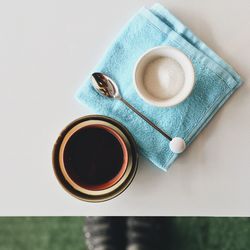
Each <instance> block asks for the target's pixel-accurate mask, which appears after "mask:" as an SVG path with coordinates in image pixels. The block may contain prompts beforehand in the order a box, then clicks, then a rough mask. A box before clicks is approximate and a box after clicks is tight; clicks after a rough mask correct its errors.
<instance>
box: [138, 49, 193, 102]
mask: <svg viewBox="0 0 250 250" xmlns="http://www.w3.org/2000/svg"><path fill="white" fill-rule="evenodd" d="M194 84H195V73H194V68H193V65H192V62H191V61H190V59H189V58H188V57H187V56H186V55H185V54H184V53H183V52H181V51H180V50H179V49H176V48H173V47H170V46H159V47H155V48H153V49H150V50H148V51H147V52H146V53H145V54H143V55H142V56H141V57H140V58H139V60H138V61H137V63H136V65H135V69H134V85H135V88H136V91H137V93H138V95H139V96H140V97H141V98H142V99H143V100H144V101H146V102H147V103H149V104H152V105H154V106H158V107H171V106H174V105H177V104H179V103H181V102H183V101H184V100H185V99H186V98H187V97H188V96H189V95H190V93H191V92H192V90H193V87H194Z"/></svg>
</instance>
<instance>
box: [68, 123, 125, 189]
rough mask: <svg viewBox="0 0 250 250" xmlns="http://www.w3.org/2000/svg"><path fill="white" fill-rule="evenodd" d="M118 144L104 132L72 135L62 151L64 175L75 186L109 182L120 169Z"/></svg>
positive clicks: (82, 131)
mask: <svg viewBox="0 0 250 250" xmlns="http://www.w3.org/2000/svg"><path fill="white" fill-rule="evenodd" d="M123 161H124V155H123V150H122V146H121V144H120V142H119V141H118V139H117V138H116V137H115V136H114V135H112V134H111V133H110V132H109V131H107V130H105V129H104V128H98V127H86V128H82V129H80V130H79V131H77V132H76V133H74V134H73V135H72V136H71V138H70V139H69V141H68V142H67V144H66V146H65V150H64V165H65V168H66V171H67V173H68V175H69V176H70V177H71V179H72V180H73V181H74V182H75V183H77V184H78V185H79V186H82V187H86V186H98V185H101V184H104V183H106V182H108V181H110V180H112V179H113V178H114V177H115V176H117V174H118V173H119V171H120V170H121V167H122V165H123Z"/></svg>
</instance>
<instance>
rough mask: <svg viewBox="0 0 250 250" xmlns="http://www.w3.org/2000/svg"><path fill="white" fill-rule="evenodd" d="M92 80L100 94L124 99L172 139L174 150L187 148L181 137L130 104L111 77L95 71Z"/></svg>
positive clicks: (179, 150)
mask: <svg viewBox="0 0 250 250" xmlns="http://www.w3.org/2000/svg"><path fill="white" fill-rule="evenodd" d="M91 80H92V85H93V87H94V89H95V90H96V91H97V92H98V93H99V94H101V95H103V96H106V97H109V98H114V99H117V100H120V101H122V102H123V103H124V104H125V105H126V106H127V107H129V108H130V109H131V110H132V111H134V112H135V113H136V114H137V115H138V116H140V117H141V118H142V119H143V120H145V121H146V122H147V123H148V124H149V125H150V126H152V127H153V128H154V129H156V130H157V131H158V132H159V133H161V134H162V135H163V136H164V137H165V138H167V139H168V140H169V141H170V143H169V147H170V149H171V151H172V152H174V153H181V152H183V151H184V150H185V148H186V144H185V141H184V140H183V139H182V138H180V137H175V138H172V137H171V136H169V135H168V134H167V133H165V132H164V131H163V130H161V129H160V128H159V127H158V126H156V125H155V124H154V123H153V122H152V121H150V120H149V119H148V118H147V117H146V116H144V115H143V114H142V113H141V112H139V111H138V110H137V109H136V108H134V107H133V106H132V105H131V104H129V103H128V102H127V101H126V100H125V99H123V98H122V96H121V95H120V93H119V89H118V86H117V85H116V83H115V82H114V81H113V80H112V79H111V78H110V77H108V76H106V75H105V74H102V73H100V72H95V73H93V74H92V78H91Z"/></svg>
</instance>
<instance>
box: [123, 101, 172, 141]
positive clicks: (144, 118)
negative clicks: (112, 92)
mask: <svg viewBox="0 0 250 250" xmlns="http://www.w3.org/2000/svg"><path fill="white" fill-rule="evenodd" d="M120 101H122V102H123V103H124V104H125V105H126V106H127V107H129V108H130V109H131V110H133V111H134V112H135V113H136V114H137V115H139V116H140V117H141V118H142V119H143V120H145V121H146V122H147V123H148V124H149V125H150V126H152V127H153V128H154V129H156V130H157V131H158V132H159V133H161V134H162V135H163V136H164V137H166V138H167V139H168V140H169V141H172V138H171V137H170V136H169V135H168V134H166V133H165V132H164V131H162V130H161V129H160V128H159V127H157V126H156V125H155V124H154V123H153V122H151V121H150V120H149V119H148V118H147V117H146V116H144V115H143V114H142V113H141V112H139V111H138V110H137V109H136V108H134V107H133V106H132V105H131V104H129V103H128V102H127V101H126V100H124V99H123V98H120Z"/></svg>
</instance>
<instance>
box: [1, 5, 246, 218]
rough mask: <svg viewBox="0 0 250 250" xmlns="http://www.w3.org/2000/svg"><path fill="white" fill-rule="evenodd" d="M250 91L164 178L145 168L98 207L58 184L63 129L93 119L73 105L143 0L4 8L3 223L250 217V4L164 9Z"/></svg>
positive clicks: (145, 163)
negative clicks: (39, 218) (54, 157)
mask: <svg viewBox="0 0 250 250" xmlns="http://www.w3.org/2000/svg"><path fill="white" fill-rule="evenodd" d="M161 2H162V3H163V4H165V5H166V6H167V7H168V8H169V9H170V10H171V11H172V12H174V13H175V14H176V15H177V16H178V17H179V18H180V19H181V20H182V21H183V22H184V23H185V24H187V25H188V26H189V27H191V28H192V30H193V31H194V32H195V33H196V34H197V35H199V36H200V37H201V38H202V39H203V40H204V41H206V43H207V44H208V45H209V46H210V47H212V48H213V49H214V50H215V51H217V53H219V54H220V55H221V56H222V57H223V58H225V60H227V61H228V62H230V64H232V65H233V66H234V67H235V68H236V69H237V70H238V72H239V73H240V74H241V75H242V76H243V78H244V79H245V84H244V85H243V86H242V87H241V88H240V89H239V90H238V91H237V92H236V93H235V94H234V95H233V96H232V97H231V98H230V100H229V101H228V102H227V103H226V105H225V106H224V107H223V108H222V109H221V110H220V111H219V113H217V115H216V116H215V117H214V119H213V120H212V121H211V122H210V123H209V125H208V126H207V127H206V128H205V129H204V130H203V131H202V133H201V134H200V135H199V136H198V138H197V139H196V140H195V141H194V142H193V144H192V145H191V146H190V147H189V148H188V150H187V151H186V153H185V154H183V155H182V156H181V157H180V158H179V159H178V160H177V161H176V162H175V163H174V164H173V166H172V168H171V169H170V170H169V171H168V172H167V173H164V172H163V171H161V170H159V169H157V168H156V167H154V166H153V165H152V164H151V163H149V162H148V161H147V160H145V159H140V164H139V171H138V173H137V175H136V178H135V179H134V181H133V183H132V184H131V186H130V187H129V188H128V189H127V190H126V191H125V192H124V193H123V194H122V195H120V196H119V197H117V198H115V199H113V200H111V201H109V202H105V203H100V204H90V203H85V202H82V201H79V200H77V199H75V198H73V197H71V196H70V195H68V194H67V193H66V192H65V191H64V190H63V189H62V188H61V186H60V185H59V184H58V182H57V180H56V178H55V177H54V174H53V171H52V164H51V151H52V146H53V144H54V141H55V140H56V138H57V136H58V134H59V132H60V131H61V129H62V128H63V127H64V126H65V125H67V124H68V123H69V122H71V121H72V120H74V119H75V118H78V117H80V116H82V115H85V114H89V113H90V110H88V109H87V108H86V107H83V106H81V105H79V103H77V102H76V101H75V99H74V98H73V95H74V93H75V91H76V90H77V89H78V87H79V86H80V84H81V83H82V81H83V79H84V78H85V76H86V75H87V74H88V73H89V72H90V71H91V69H92V68H93V67H94V65H95V64H96V62H97V61H98V60H99V58H100V57H101V55H102V54H103V52H104V51H105V49H106V48H107V46H108V45H109V44H110V42H111V41H112V40H113V38H114V36H115V35H116V34H117V33H118V32H119V30H120V29H121V27H122V26H123V25H124V24H125V23H126V22H127V21H128V19H129V18H130V17H131V15H133V14H134V13H135V12H136V11H137V10H138V9H139V8H140V7H141V6H143V5H150V4H151V3H153V1H143V0H126V1H117V0H106V1H101V0H99V1H97V0H91V1H83V0H72V1H69V0H60V1H59V0H58V1H55V0H43V1H33V0H23V1H19V0H10V1H1V2H0V86H1V91H0V114H1V118H0V119H1V123H0V134H1V137H0V216H7V215H10V216H21V215H29V216H30V215H50V216H52V215H227V216H228V215H241V216H243V215H244V216H245V215H248V216H250V82H249V78H250V50H249V48H250V17H249V13H250V1H249V0H237V1H228V0H219V1H218V0H206V1H205V0H203V1H200V0H189V1H186V0H168V1H167V0H166V1H161Z"/></svg>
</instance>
